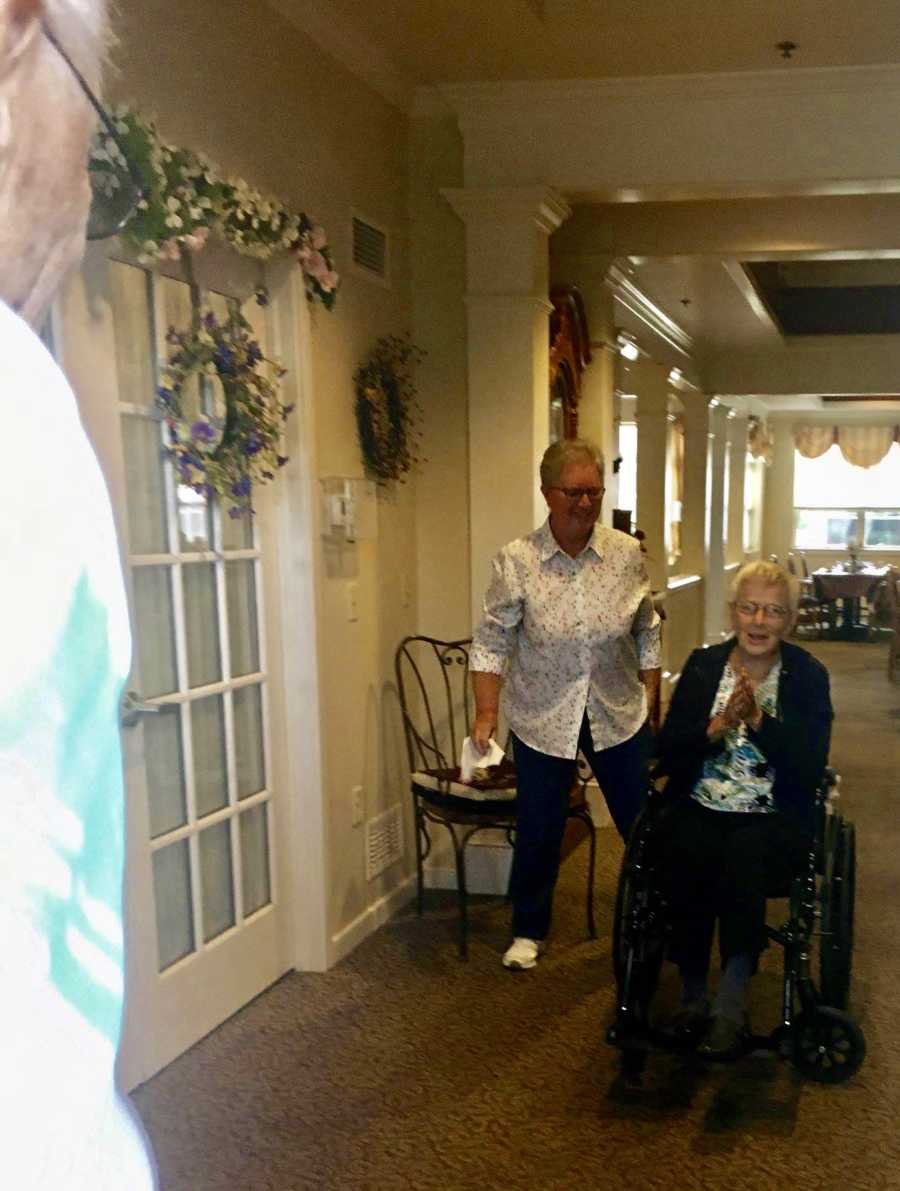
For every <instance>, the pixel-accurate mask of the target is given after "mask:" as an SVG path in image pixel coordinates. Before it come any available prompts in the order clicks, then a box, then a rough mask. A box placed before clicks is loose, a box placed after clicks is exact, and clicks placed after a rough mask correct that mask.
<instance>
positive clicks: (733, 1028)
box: [697, 1014, 750, 1063]
mask: <svg viewBox="0 0 900 1191" xmlns="http://www.w3.org/2000/svg"><path fill="white" fill-rule="evenodd" d="M749 1033H750V1029H749V1026H748V1025H747V1019H746V1018H744V1020H743V1021H733V1020H732V1019H731V1018H730V1017H722V1016H721V1015H720V1014H714V1015H713V1017H712V1018H711V1019H710V1022H709V1029H708V1030H707V1032H706V1037H705V1038H704V1039H703V1041H702V1042H701V1043H700V1045H699V1046H698V1047H697V1054H698V1055H700V1057H701V1058H702V1059H711V1060H713V1061H715V1062H717V1063H727V1062H729V1061H730V1060H731V1059H737V1058H740V1056H741V1055H742V1054H743V1053H744V1051H745V1050H746V1044H747V1038H748V1036H749Z"/></svg>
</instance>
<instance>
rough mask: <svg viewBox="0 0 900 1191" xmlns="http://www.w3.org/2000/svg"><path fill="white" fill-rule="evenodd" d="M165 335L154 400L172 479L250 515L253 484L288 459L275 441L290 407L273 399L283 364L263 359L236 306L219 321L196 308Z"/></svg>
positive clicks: (272, 473)
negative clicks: (184, 325) (166, 347)
mask: <svg viewBox="0 0 900 1191" xmlns="http://www.w3.org/2000/svg"><path fill="white" fill-rule="evenodd" d="M166 340H167V342H168V343H169V344H170V345H171V347H172V352H171V355H170V357H169V360H168V363H167V364H166V365H165V367H164V368H163V369H162V373H161V376H160V381H159V385H158V388H157V404H158V406H159V408H160V410H161V413H162V417H163V421H164V422H165V424H166V427H167V431H168V442H167V445H166V452H167V454H168V455H169V457H170V458H171V459H172V461H173V463H174V466H175V472H176V475H177V477H178V480H179V482H180V483H182V484H186V485H188V486H189V487H190V488H192V489H193V490H194V491H195V492H199V493H201V494H202V495H203V496H205V497H207V498H211V497H213V496H217V497H218V498H219V499H220V500H221V501H222V502H223V505H225V506H227V508H228V514H229V516H231V517H241V516H244V515H247V514H252V513H253V511H254V510H253V505H252V492H253V488H254V486H257V485H259V484H263V483H266V482H268V481H270V480H273V479H274V478H275V475H276V473H277V471H278V470H279V468H281V467H283V466H284V465H285V463H287V461H288V460H287V456H286V455H282V454H281V442H282V437H283V430H284V422H285V420H286V418H287V417H288V415H289V414H290V413H291V411H292V410H293V408H294V407H293V405H283V404H282V402H281V399H280V397H279V381H280V380H281V377H283V376H284V375H285V370H284V369H283V368H282V367H281V365H280V364H278V363H277V362H276V361H274V360H268V359H266V357H265V356H264V355H263V353H262V350H261V348H260V346H259V344H258V342H257V341H256V339H255V338H254V336H253V330H252V328H251V326H250V324H249V322H248V321H247V320H246V318H245V317H244V316H243V315H242V314H241V313H240V311H239V310H236V309H235V310H231V311H230V312H229V317H228V319H227V320H226V321H225V322H220V321H219V320H217V319H216V317H215V315H214V314H213V313H212V312H211V311H203V312H198V317H197V319H196V321H195V325H194V326H193V327H192V328H191V329H190V330H189V331H176V330H175V329H174V327H173V328H170V329H169V332H168V335H167V336H166Z"/></svg>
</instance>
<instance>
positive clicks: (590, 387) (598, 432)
mask: <svg viewBox="0 0 900 1191" xmlns="http://www.w3.org/2000/svg"><path fill="white" fill-rule="evenodd" d="M571 281H572V284H574V285H577V286H578V288H579V290H580V291H581V296H582V298H583V299H584V311H585V316H586V317H587V325H588V333H589V334H590V337H591V339H590V345H591V362H590V364H588V366H587V368H585V370H584V373H583V374H582V377H581V400H580V402H579V404H578V434H579V436H580V437H581V438H587V439H590V441H591V442H593V443H596V444H597V446H598V447H599V448H600V450H601V451H602V452H603V458H604V460H605V463H606V475H605V483H606V496H605V497H604V499H603V510H602V512H601V515H600V520H601V522H602V524H604V525H612V511H613V509H614V507H615V496H616V492H615V488H616V484H615V478H614V476H613V469H612V463H613V459H614V458H615V456H616V427H615V399H614V394H615V371H616V356H617V352H616V349H615V345H614V342H613V341H614V339H615V335H614V333H613V329H612V326H613V296H612V291H611V290H610V288H609V286H608V285H607V284H606V268H605V266H601V267H600V268H599V269H597V268H593V267H590V266H586V268H585V270H584V271H579V272H578V273H577V274H575V275H573V276H572V278H571Z"/></svg>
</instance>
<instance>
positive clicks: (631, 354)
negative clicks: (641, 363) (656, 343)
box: [616, 331, 641, 360]
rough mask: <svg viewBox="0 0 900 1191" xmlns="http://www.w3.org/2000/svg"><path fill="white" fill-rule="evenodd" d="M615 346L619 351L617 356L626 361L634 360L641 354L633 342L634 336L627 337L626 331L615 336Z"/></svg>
mask: <svg viewBox="0 0 900 1191" xmlns="http://www.w3.org/2000/svg"><path fill="white" fill-rule="evenodd" d="M616 346H617V347H618V349H619V355H620V356H622V357H623V358H624V359H626V360H636V359H637V358H638V356H640V354H641V349H640V348H639V347H638V345H637V343H636V342H635V339H634V336H632V335H629V334H628V332H627V331H620V332H619V333H618V335H617V336H616Z"/></svg>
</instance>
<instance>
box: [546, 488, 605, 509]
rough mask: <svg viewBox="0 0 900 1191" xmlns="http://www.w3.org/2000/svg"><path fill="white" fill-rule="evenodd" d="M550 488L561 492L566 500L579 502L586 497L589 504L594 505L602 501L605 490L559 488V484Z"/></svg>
mask: <svg viewBox="0 0 900 1191" xmlns="http://www.w3.org/2000/svg"><path fill="white" fill-rule="evenodd" d="M550 487H551V488H555V489H556V491H557V492H561V493H562V494H563V496H565V497H566V499H567V500H581V498H582V497H583V496H586V497H587V498H588V500H589V501H590V502H591V504H596V503H597V502H598V501H600V500H602V499H603V493H604V492H605V491H606V489H605V488H560V486H559V484H551V485H550Z"/></svg>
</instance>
